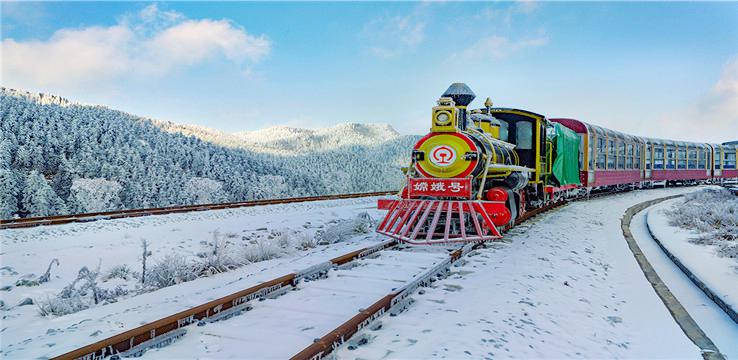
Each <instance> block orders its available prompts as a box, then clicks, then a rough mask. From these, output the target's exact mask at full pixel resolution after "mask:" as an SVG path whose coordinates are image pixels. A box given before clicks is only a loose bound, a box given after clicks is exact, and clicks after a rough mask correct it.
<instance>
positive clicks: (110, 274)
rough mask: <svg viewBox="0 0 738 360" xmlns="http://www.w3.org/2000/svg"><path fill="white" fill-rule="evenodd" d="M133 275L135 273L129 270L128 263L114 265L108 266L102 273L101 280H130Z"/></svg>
mask: <svg viewBox="0 0 738 360" xmlns="http://www.w3.org/2000/svg"><path fill="white" fill-rule="evenodd" d="M135 275H136V274H134V273H133V272H132V271H131V268H130V267H128V265H126V264H122V265H116V266H113V267H112V268H110V269H109V270H108V271H107V273H105V275H103V277H102V281H103V282H105V281H108V280H111V279H121V280H130V279H131V278H134V277H136V276H135Z"/></svg>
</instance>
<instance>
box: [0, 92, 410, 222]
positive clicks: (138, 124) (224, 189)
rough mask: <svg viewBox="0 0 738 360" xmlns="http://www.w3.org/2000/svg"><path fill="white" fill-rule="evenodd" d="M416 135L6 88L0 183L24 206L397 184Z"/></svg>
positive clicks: (172, 201) (0, 113)
mask: <svg viewBox="0 0 738 360" xmlns="http://www.w3.org/2000/svg"><path fill="white" fill-rule="evenodd" d="M242 135H243V136H242ZM416 140H417V137H413V136H400V135H399V134H397V133H396V132H394V130H392V129H391V128H389V127H387V126H374V125H359V124H347V125H339V126H336V127H333V128H328V129H320V130H305V129H293V128H284V127H280V128H272V129H266V130H264V131H258V132H254V133H249V134H246V135H244V134H225V133H222V132H218V131H215V130H210V129H207V128H202V127H192V126H186V125H177V124H172V123H164V122H161V121H154V120H151V119H146V118H141V117H137V116H133V115H130V114H126V113H124V112H120V111H115V110H111V109H108V108H106V107H102V106H82V105H78V104H74V103H72V102H69V101H68V100H65V99H62V98H60V97H57V96H50V95H42V94H31V93H27V92H23V91H16V90H11V89H4V88H3V89H0V169H5V170H7V171H9V172H10V174H11V175H12V176H8V175H7V174H6V175H4V176H5V178H4V179H5V180H3V181H5V182H7V183H9V181H10V180H8V179H11V178H12V179H15V183H16V187H17V188H18V191H17V192H14V191H12V190H9V189H8V188H7V187H3V188H0V197H2V199H3V200H0V201H3V203H2V204H3V205H0V206H3V209H4V211H6V213H7V212H8V211H10V212H12V215H17V216H29V215H39V214H49V215H51V214H60V213H63V212H66V211H68V212H74V211H83V210H80V209H81V208H84V209H85V210H84V211H93V210H92V209H112V208H116V209H121V208H142V207H158V206H171V205H180V204H194V203H201V202H216V201H242V200H251V199H265V198H277V197H289V196H309V195H321V194H327V193H338V192H341V193H343V192H362V191H378V190H387V189H397V188H398V187H399V186H400V184H401V183H402V181H403V175H402V174H401V172H400V171H399V170H398V168H399V167H400V166H404V165H407V164H406V161H407V159H408V156H409V149H411V148H412V144H413V143H414V142H415V141H416ZM33 172H35V175H33V176H31V175H32V173H33ZM76 178H83V179H98V178H102V179H107V181H110V182H116V183H117V184H119V185H120V190H119V192H118V200H115V199H114V197H113V198H109V199H108V198H105V199H100V198H95V196H92V198H85V196H88V195H82V192H84V191H82V190H80V188H79V187H78V190H79V191H82V192H79V191H78V192H79V193H78V194H77V196H76V197H73V196H71V188H72V183H73V180H74V179H76ZM194 179H204V180H194ZM27 180H30V181H27ZM42 180H43V181H42ZM26 182H28V185H25V183H26ZM49 183H50V184H49ZM49 188H50V189H51V191H49ZM88 190H89V189H88ZM85 191H87V190H85ZM88 193H89V191H88ZM106 196H107V195H106ZM11 198H15V201H13V200H12V199H11ZM83 198H84V199H83ZM108 200H109V202H107V201H108ZM99 201H102V203H99ZM96 202H98V203H96ZM14 203H15V204H16V205H15V207H13V206H12V204H14ZM80 203H84V205H82V206H81V205H80ZM6 204H10V205H6ZM42 206H48V207H49V208H47V209H41V207H42ZM5 209H10V210H5Z"/></svg>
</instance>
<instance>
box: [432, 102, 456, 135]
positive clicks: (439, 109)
mask: <svg viewBox="0 0 738 360" xmlns="http://www.w3.org/2000/svg"><path fill="white" fill-rule="evenodd" d="M458 108H461V107H460V106H458ZM458 118H459V114H458V111H457V106H456V104H454V101H453V100H452V99H451V98H449V97H442V98H440V99H438V106H435V107H433V118H432V121H431V129H430V131H431V132H456V131H457V129H458V126H459V125H458V122H459V119H458Z"/></svg>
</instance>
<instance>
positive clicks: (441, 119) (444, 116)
mask: <svg viewBox="0 0 738 360" xmlns="http://www.w3.org/2000/svg"><path fill="white" fill-rule="evenodd" d="M449 122H451V114H449V113H448V112H447V111H439V112H437V113H436V125H441V126H444V125H448V123H449Z"/></svg>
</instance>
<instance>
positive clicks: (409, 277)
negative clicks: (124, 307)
mask: <svg viewBox="0 0 738 360" xmlns="http://www.w3.org/2000/svg"><path fill="white" fill-rule="evenodd" d="M372 195H373V194H372ZM372 195H366V196H372ZM355 197H358V196H355ZM342 198H346V197H342ZM565 203H566V202H564V201H562V202H559V203H555V204H552V205H550V206H548V207H545V208H540V209H536V210H533V211H530V212H528V213H526V215H525V216H523V217H521V218H520V219H518V220H517V221H516V225H517V224H520V223H522V222H524V221H526V220H528V219H530V218H531V217H534V216H536V215H538V214H540V213H541V212H544V211H548V210H551V209H553V208H556V207H558V206H560V205H563V204H565ZM509 228H510V227H506V228H504V229H502V230H503V231H506V230H508V229H509ZM481 245H482V244H481V243H474V244H467V245H466V246H463V247H456V248H451V249H448V248H441V247H433V248H434V250H433V251H435V252H436V255H438V254H439V251H440V254H441V255H440V256H436V257H432V258H431V260H432V261H431V262H427V263H425V264H421V266H420V267H418V268H417V269H416V270H417V271H416V272H415V273H413V274H405V278H406V279H404V280H406V281H405V282H398V279H393V280H392V281H390V285H392V286H391V287H388V289H389V290H390V291H388V292H387V293H386V294H385V295H383V296H381V297H380V298H379V300H377V301H375V302H374V303H371V304H368V306H367V304H362V305H360V306H356V307H355V308H358V307H362V309H361V310H360V311H359V312H358V314H354V315H353V316H352V317H351V318H350V319H349V320H348V321H346V322H345V323H343V324H342V325H340V326H339V327H338V328H336V329H334V330H332V331H330V332H328V333H327V334H326V335H324V336H322V337H320V338H319V339H318V340H316V341H315V342H313V343H310V342H308V343H307V344H308V346H307V347H306V348H304V349H303V350H302V351H300V352H299V353H297V355H295V356H294V357H293V358H294V359H309V358H320V357H321V356H324V355H326V354H328V353H330V352H331V351H332V350H333V349H335V348H336V347H337V346H340V344H342V343H343V342H345V341H348V340H349V338H351V336H352V335H354V334H355V333H356V332H358V331H359V330H361V329H362V328H364V327H365V326H368V325H369V324H371V323H372V322H373V321H374V320H376V319H378V318H379V317H381V316H382V315H384V314H385V313H390V314H396V313H399V312H400V311H402V310H403V309H404V308H405V307H406V306H407V305H409V303H410V302H411V299H410V295H412V294H413V293H414V292H415V291H416V290H417V289H418V288H419V287H422V286H427V285H428V284H429V283H431V282H433V281H435V280H436V279H438V278H441V277H443V276H445V274H447V273H448V272H449V270H450V267H451V266H452V264H453V263H455V262H456V261H458V260H459V259H461V258H462V257H463V256H464V255H465V254H467V253H468V252H469V251H471V250H473V249H474V248H476V247H478V246H481ZM387 250H391V253H392V254H393V255H392V257H393V258H396V259H398V260H399V262H398V263H397V264H396V265H400V266H397V267H394V268H392V267H391V266H389V268H387V269H386V270H388V271H387V272H388V274H391V275H395V273H396V270H397V269H405V267H407V266H408V264H411V263H412V261H413V260H414V259H413V257H414V258H418V257H423V255H418V254H417V251H396V250H398V244H397V242H395V241H394V240H388V241H385V242H382V243H380V244H378V245H375V246H373V247H369V248H364V249H359V250H356V251H352V252H350V253H348V254H344V255H342V256H339V257H336V258H334V259H332V260H330V261H326V262H324V263H320V264H316V265H313V266H311V267H309V268H306V269H304V270H302V271H299V272H295V273H291V274H286V275H284V276H281V277H278V278H275V279H273V280H270V281H267V282H264V283H261V284H259V285H256V286H252V287H250V288H248V289H244V290H241V291H238V292H236V293H233V294H231V295H228V296H225V297H222V298H220V299H216V300H213V301H209V302H207V303H205V304H201V305H199V306H195V307H193V308H190V309H188V310H185V311H181V312H179V313H177V314H174V315H171V316H168V317H165V318H162V319H158V320H155V321H152V322H149V323H147V324H144V325H141V326H139V327H137V328H134V329H130V330H128V331H125V332H123V333H120V334H117V335H114V336H111V337H109V338H107V339H103V340H100V341H98V342H95V343H93V344H89V345H87V346H84V347H81V348H78V349H75V350H72V351H70V352H67V353H65V354H62V355H59V356H57V357H54V358H53V359H92V358H103V357H106V356H111V355H119V356H135V355H138V354H141V353H143V352H144V351H146V350H147V349H149V348H155V347H161V346H165V345H167V344H169V343H171V342H172V341H174V340H176V339H178V338H180V337H182V336H183V335H184V334H185V333H186V332H187V329H186V327H188V326H190V325H192V324H197V325H204V324H207V323H211V322H215V321H218V320H224V319H227V318H230V317H233V316H234V315H239V314H241V313H242V312H245V311H249V310H251V309H252V307H254V304H256V303H258V301H260V300H264V299H269V298H276V297H279V296H280V295H283V294H285V293H287V292H288V291H290V290H294V289H298V288H301V286H300V284H301V283H302V282H305V281H311V280H317V279H325V278H326V275H327V274H328V272H329V271H332V270H336V269H339V270H340V271H346V270H343V269H345V268H346V267H347V266H351V265H353V263H355V262H356V261H357V260H361V259H367V258H369V257H372V256H377V255H379V256H380V257H382V256H384V257H386V256H385V255H384V254H386V253H388V251H387ZM380 252H381V254H380ZM397 253H406V254H405V256H400V255H398V254H397ZM407 255H410V256H411V257H410V258H408V257H407ZM385 266H388V265H387V264H385ZM390 268H391V269H394V270H390ZM411 268H412V266H411ZM337 274H338V276H340V277H343V278H344V279H354V280H356V281H353V280H351V281H344V282H343V284H342V285H341V286H339V287H338V288H336V287H335V286H334V287H331V285H330V284H329V283H328V282H325V281H321V283H325V284H324V285H323V286H324V287H328V288H329V289H332V290H333V291H340V292H347V293H350V292H351V291H350V290H349V289H348V288H350V287H353V288H354V291H355V290H356V288H357V287H356V284H357V283H361V282H362V281H375V282H376V281H378V279H376V276H375V278H374V279H372V278H371V277H369V278H367V276H361V275H358V276H357V275H355V274H351V275H349V274H342V275H341V274H339V273H338V271H337ZM385 280H386V279H385ZM347 284H350V285H347ZM347 287H348V288H347ZM385 287H387V286H385ZM306 288H313V289H314V288H315V286H306ZM336 289H338V290H336ZM304 293H305V294H310V292H308V291H306V292H304ZM315 296H316V295H315V294H314V293H313V294H312V297H315ZM289 297H294V295H289V296H287V298H289ZM359 300H361V299H359ZM293 301H294V300H293ZM354 301H356V299H354ZM349 303H350V301H349ZM270 308H275V306H273V305H272V306H270ZM300 308H302V306H301V307H300ZM308 311H309V310H308ZM324 311H326V312H328V313H332V310H331V309H325V310H324ZM270 314H272V313H270ZM267 315H268V314H267ZM334 316H335V314H334ZM268 317H269V316H266V318H268ZM272 317H273V314H272ZM251 318H252V316H251V314H250V316H249V317H248V319H251ZM264 318H265V317H264V316H263V315H262V320H263V319H264ZM244 321H246V324H244V327H246V328H248V321H249V320H244ZM244 327H239V329H242V328H244ZM306 327H308V326H307V325H306ZM198 329H199V327H198ZM241 331H242V330H239V332H241ZM225 335H226V334H219V335H214V334H213V333H212V332H209V333H208V336H220V337H221V338H226V336H225ZM252 335H253V336H254V338H258V336H259V333H258V331H257V332H256V333H253V334H252ZM239 339H243V338H242V337H239ZM312 339H313V338H311V340H312ZM265 341H266V340H265ZM297 350H299V349H296V350H295V351H297ZM267 355H269V354H264V356H267ZM254 356H256V355H254ZM288 356H289V355H288ZM288 356H287V357H288ZM272 357H273V355H272Z"/></svg>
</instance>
